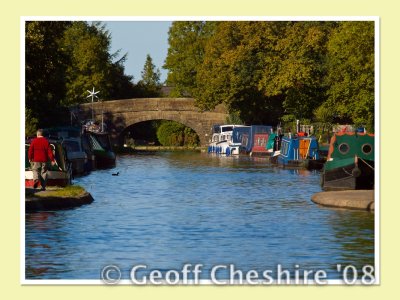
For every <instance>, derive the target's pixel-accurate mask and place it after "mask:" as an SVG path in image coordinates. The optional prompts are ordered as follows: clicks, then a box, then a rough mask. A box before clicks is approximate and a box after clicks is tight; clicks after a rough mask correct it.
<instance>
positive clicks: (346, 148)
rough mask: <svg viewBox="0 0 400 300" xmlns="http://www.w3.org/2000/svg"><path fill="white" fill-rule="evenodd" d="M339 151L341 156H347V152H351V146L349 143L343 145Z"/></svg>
mask: <svg viewBox="0 0 400 300" xmlns="http://www.w3.org/2000/svg"><path fill="white" fill-rule="evenodd" d="M338 149H339V152H340V153H341V154H347V152H349V150H350V147H349V144H347V143H341V144H340V145H339V147H338Z"/></svg>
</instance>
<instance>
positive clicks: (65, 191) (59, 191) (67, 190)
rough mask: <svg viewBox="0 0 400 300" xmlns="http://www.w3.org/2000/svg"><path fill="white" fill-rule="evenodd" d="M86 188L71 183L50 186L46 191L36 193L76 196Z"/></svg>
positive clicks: (44, 195)
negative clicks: (64, 185) (63, 185)
mask: <svg viewBox="0 0 400 300" xmlns="http://www.w3.org/2000/svg"><path fill="white" fill-rule="evenodd" d="M85 192H86V191H85V189H84V188H83V187H81V186H79V185H69V186H66V187H56V188H53V187H50V188H48V189H47V190H46V191H45V192H38V193H35V196H38V197H76V196H80V195H83V194H84V193H85Z"/></svg>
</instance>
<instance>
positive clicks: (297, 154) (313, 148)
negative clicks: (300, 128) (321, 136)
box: [277, 136, 325, 169]
mask: <svg viewBox="0 0 400 300" xmlns="http://www.w3.org/2000/svg"><path fill="white" fill-rule="evenodd" d="M277 162H278V164H280V165H282V166H284V167H300V168H307V169H322V167H323V165H324V162H325V160H324V159H322V158H320V155H319V149H318V141H317V139H316V138H315V137H314V136H311V137H308V136H295V137H292V138H290V137H283V138H282V141H281V149H280V153H279V156H278V160H277Z"/></svg>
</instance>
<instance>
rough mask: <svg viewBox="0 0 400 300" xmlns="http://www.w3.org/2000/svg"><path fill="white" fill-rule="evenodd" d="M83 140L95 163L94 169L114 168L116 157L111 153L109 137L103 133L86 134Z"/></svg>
mask: <svg viewBox="0 0 400 300" xmlns="http://www.w3.org/2000/svg"><path fill="white" fill-rule="evenodd" d="M85 138H86V139H87V143H88V144H89V147H90V150H91V152H92V153H93V155H94V157H95V161H96V166H95V167H96V169H106V168H112V167H115V160H116V156H115V153H114V152H113V151H112V147H111V142H110V138H109V135H108V134H107V133H104V132H86V133H85Z"/></svg>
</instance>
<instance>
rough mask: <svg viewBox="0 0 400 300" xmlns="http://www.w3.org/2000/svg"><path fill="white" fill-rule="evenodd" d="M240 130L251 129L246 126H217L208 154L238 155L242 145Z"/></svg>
mask: <svg viewBox="0 0 400 300" xmlns="http://www.w3.org/2000/svg"><path fill="white" fill-rule="evenodd" d="M239 128H243V129H244V128H250V127H249V126H244V125H215V126H214V128H213V135H212V138H211V142H210V144H209V146H208V153H216V154H225V155H238V154H239V149H240V145H241V131H240V130H238V129H239Z"/></svg>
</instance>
